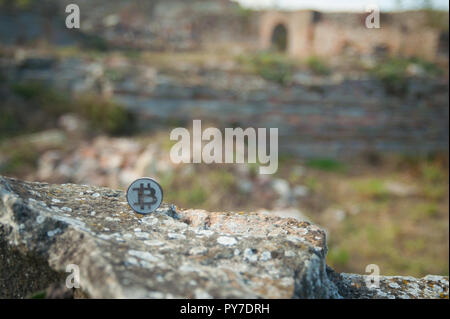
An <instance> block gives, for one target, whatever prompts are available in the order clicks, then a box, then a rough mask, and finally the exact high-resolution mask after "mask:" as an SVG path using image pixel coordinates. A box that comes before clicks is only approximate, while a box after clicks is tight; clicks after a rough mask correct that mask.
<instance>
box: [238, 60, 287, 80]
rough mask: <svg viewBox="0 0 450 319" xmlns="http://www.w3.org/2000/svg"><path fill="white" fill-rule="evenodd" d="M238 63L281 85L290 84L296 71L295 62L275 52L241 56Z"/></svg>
mask: <svg viewBox="0 0 450 319" xmlns="http://www.w3.org/2000/svg"><path fill="white" fill-rule="evenodd" d="M238 61H239V62H240V63H241V64H243V66H244V67H247V68H249V69H250V71H252V72H254V73H256V74H258V75H260V76H261V77H263V78H264V79H266V80H268V81H273V82H276V83H279V84H281V85H286V84H288V83H290V81H291V79H292V74H293V72H294V70H295V64H294V62H293V61H291V60H290V59H288V58H287V57H286V56H285V55H283V54H278V53H274V52H262V53H257V54H252V55H245V56H244V55H241V56H240V57H239V58H238Z"/></svg>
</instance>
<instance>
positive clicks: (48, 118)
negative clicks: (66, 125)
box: [0, 82, 133, 138]
mask: <svg viewBox="0 0 450 319" xmlns="http://www.w3.org/2000/svg"><path fill="white" fill-rule="evenodd" d="M10 89H11V91H12V93H13V94H14V95H15V96H16V97H18V98H20V99H21V101H22V102H23V103H19V104H12V103H10V104H8V103H5V105H4V107H2V108H1V109H0V124H1V125H0V138H2V137H11V136H15V135H19V134H24V133H30V132H35V131H38V130H41V129H43V128H52V127H55V126H56V122H57V120H58V118H59V116H61V115H63V114H66V113H74V114H78V115H80V116H81V117H82V118H84V119H86V120H87V121H88V122H89V124H90V125H91V127H92V129H93V130H94V131H100V132H105V133H108V134H112V135H121V134H129V133H132V131H131V130H130V128H131V127H132V126H133V125H131V124H132V121H133V116H132V114H131V113H130V112H129V111H127V110H126V109H125V108H124V107H122V106H121V105H119V104H117V103H115V102H113V101H110V100H107V99H104V98H102V97H100V96H96V95H87V96H83V97H73V98H69V97H67V96H65V95H63V94H61V93H60V92H57V91H56V90H54V89H50V88H48V87H46V86H45V85H43V84H41V83H38V82H23V83H13V84H11V85H10ZM19 101H20V100H19Z"/></svg>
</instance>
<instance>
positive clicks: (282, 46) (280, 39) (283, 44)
mask: <svg viewBox="0 0 450 319" xmlns="http://www.w3.org/2000/svg"><path fill="white" fill-rule="evenodd" d="M270 41H271V47H272V48H273V49H275V50H276V51H280V52H286V50H287V48H288V28H287V27H286V25H285V24H283V23H278V24H276V25H275V27H274V28H273V29H272V35H271V38H270Z"/></svg>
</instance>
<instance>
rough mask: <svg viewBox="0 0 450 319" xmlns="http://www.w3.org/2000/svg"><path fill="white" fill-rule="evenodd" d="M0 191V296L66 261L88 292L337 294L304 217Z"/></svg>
mask: <svg viewBox="0 0 450 319" xmlns="http://www.w3.org/2000/svg"><path fill="white" fill-rule="evenodd" d="M166 191H167V190H166ZM0 195H1V206H0V238H1V247H2V248H1V254H2V256H1V259H2V261H3V260H5V259H6V260H7V262H6V263H3V262H2V263H1V266H0V285H1V286H0V297H25V296H28V295H29V294H31V293H33V292H35V291H36V290H39V289H44V288H46V287H47V286H48V285H50V284H51V283H53V282H55V281H60V280H61V278H65V276H67V275H69V274H64V272H65V271H66V266H67V265H69V264H76V265H78V266H79V269H80V284H81V289H82V290H83V291H84V293H85V294H87V295H88V296H89V297H94V298H124V297H125V298H126V297H131V298H168V297H178V298H209V297H213V298H230V297H236V298H258V297H263V298H293V297H300V298H333V297H339V294H338V292H337V289H336V287H335V285H334V284H333V283H332V282H331V281H329V280H328V277H327V274H326V265H325V254H326V243H325V242H326V241H325V233H324V232H323V231H322V230H321V229H319V228H318V227H316V226H314V225H311V224H310V223H307V222H299V221H297V220H295V219H282V218H279V217H272V216H270V215H267V214H256V213H252V214H238V213H209V212H206V211H202V210H179V211H175V210H173V208H170V207H169V206H168V205H163V207H161V208H160V209H158V210H157V212H155V213H153V214H151V215H148V216H140V215H137V214H135V213H133V212H132V211H131V210H130V208H129V206H128V204H127V202H126V199H125V196H124V193H123V192H121V191H116V190H111V189H106V188H97V187H91V186H81V185H72V184H64V185H49V184H44V183H27V182H21V181H17V180H13V179H6V178H0ZM19 268H20V269H21V271H17V269H19ZM11 274H14V278H12V276H11ZM30 283H32V284H30Z"/></svg>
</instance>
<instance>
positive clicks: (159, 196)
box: [127, 177, 163, 214]
mask: <svg viewBox="0 0 450 319" xmlns="http://www.w3.org/2000/svg"><path fill="white" fill-rule="evenodd" d="M162 200H163V191H162V188H161V186H160V185H159V184H158V183H157V182H156V181H155V180H154V179H152V178H150V177H143V178H139V179H137V180H135V181H134V182H133V183H131V185H130V186H128V190H127V201H128V204H129V205H130V207H131V208H132V209H133V210H134V211H135V212H136V213H139V214H150V213H151V212H154V211H155V210H156V209H157V208H158V207H159V206H160V205H161V203H162Z"/></svg>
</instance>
